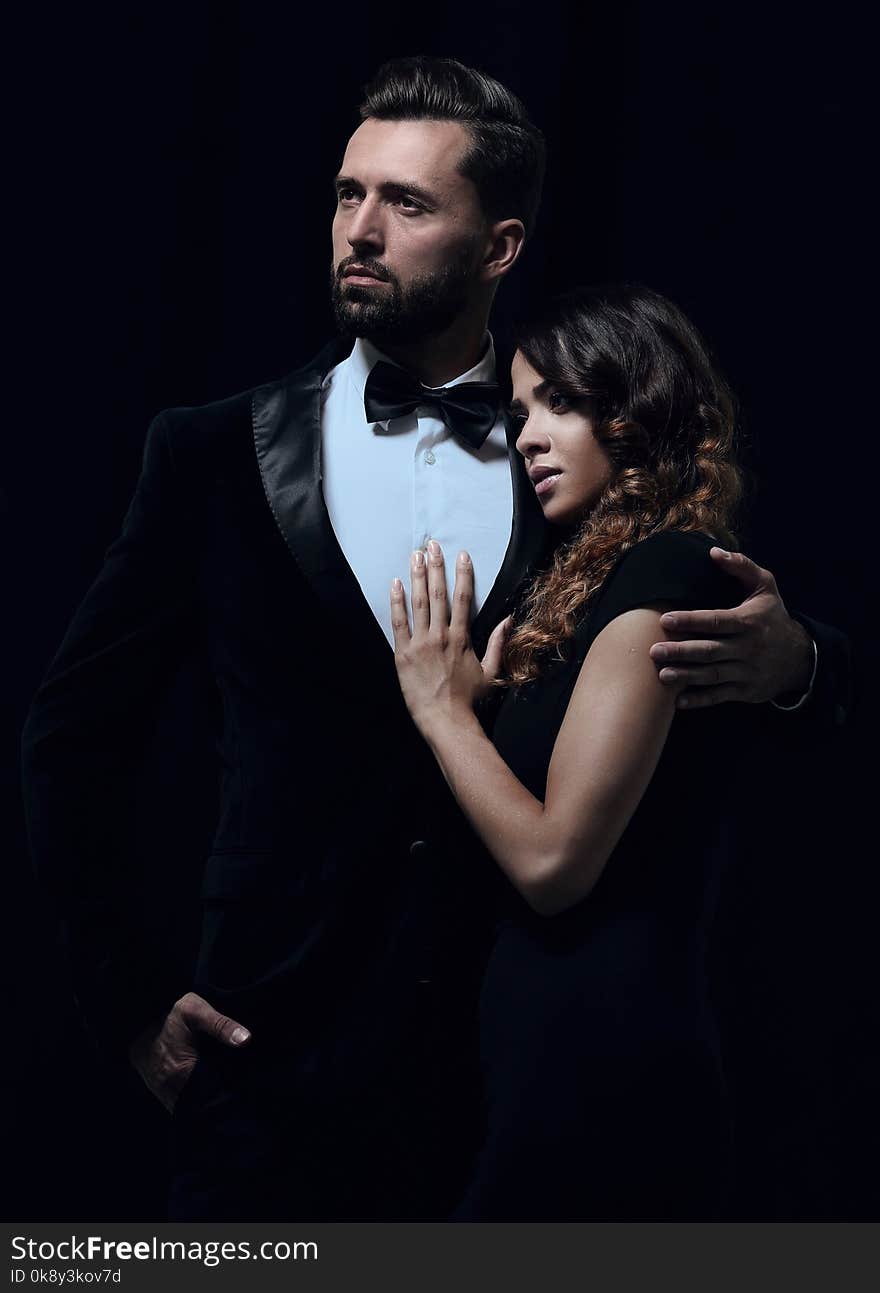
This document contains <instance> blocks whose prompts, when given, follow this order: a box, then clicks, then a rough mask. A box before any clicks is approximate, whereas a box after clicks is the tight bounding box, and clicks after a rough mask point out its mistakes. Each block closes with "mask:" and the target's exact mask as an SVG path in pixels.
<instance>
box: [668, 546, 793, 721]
mask: <svg viewBox="0 0 880 1293" xmlns="http://www.w3.org/2000/svg"><path fill="white" fill-rule="evenodd" d="M711 556H712V559H713V560H714V561H716V562H717V563H718V565H719V566H721V567H722V568H723V569H724V570H725V571H726V572H727V573H728V574H730V575H733V576H734V577H735V578H736V579H738V580H739V581H740V583H741V584H742V585H743V588H744V589H745V592H746V596H745V599H744V600H743V601H742V602H741V603H740V605H739V606H734V607H733V608H732V609H729V610H705V611H678V610H676V611H669V612H667V614H665V615H664V616H663V618H662V620H661V623H662V625H663V628H664V629H665V630H666V632H667V633H668V634H669V635H670V637H671V638H672V639H673V640H672V641H668V642H657V643H655V644H654V646H652V647H651V659H652V660H653V661H654V663H655V664H656V666H657V668H658V669H659V671H660V673H659V676H660V681H661V682H663V683H667V684H668V685H670V686H680V685H681V683H682V682H684V683H685V684H686V686H685V687H684V689H683V691H682V692H681V694H680V696H679V697H678V700H677V702H676V703H677V705H678V708H679V709H698V708H705V707H706V706H709V705H720V704H723V703H724V702H725V701H729V700H738V701H743V702H746V703H749V704H761V703H763V702H764V701H769V700H778V701H782V700H783V699H786V700H787V699H788V698H793V699H794V700H797V699H798V698H800V697H801V696H802V695H803V694H804V693H805V692H806V691H807V690H808V688H809V686H810V677H811V673H812V669H813V664H814V648H813V642H812V639H811V638H810V636H809V634H808V633H807V631H806V629H804V627H803V625H801V624H799V623H798V622H797V620H794V619H792V617H791V616H790V615H789V613H788V611H787V610H786V609H785V604H784V602H783V601H782V598H781V597H780V595H779V590H778V588H777V587H776V580H775V579H774V577H773V575H772V574H771V573H770V571H769V570H765V569H764V568H763V567H762V566H759V565H757V564H756V563H755V562H754V561H751V560H750V559H749V558H748V557H747V556H746V555H745V553H742V552H728V551H727V550H726V549H724V548H719V547H714V548H712V549H711Z"/></svg>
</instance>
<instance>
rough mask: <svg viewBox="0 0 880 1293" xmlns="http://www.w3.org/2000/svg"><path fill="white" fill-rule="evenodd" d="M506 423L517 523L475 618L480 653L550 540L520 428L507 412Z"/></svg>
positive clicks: (515, 521) (514, 516)
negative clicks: (519, 448)
mask: <svg viewBox="0 0 880 1293" xmlns="http://www.w3.org/2000/svg"><path fill="white" fill-rule="evenodd" d="M504 426H505V430H506V432H507V451H508V454H509V455H510V471H511V475H512V477H513V524H512V526H511V534H510V543H509V544H508V547H507V552H506V553H505V556H504V560H503V562H502V563H501V569H500V570H499V571H498V577H497V578H496V580H495V583H494V584H493V585H492V591H491V592H490V593H489V596H488V597H487V598H486V600H485V602H484V603H483V605H482V607H481V609H480V613H479V615H478V616H477V618H476V619H475V620H474V624H473V629H472V632H471V637H472V639H473V643H474V650H475V651H476V653H477V655H482V654H483V652H484V651H485V649H486V642H487V640H488V638H489V634H490V633H491V632H492V630H493V629H494V627H495V625H496V624H498V623H499V622H500V621H501V620H503V619H504V618H505V617H506V616H507V615H509V614H510V612H511V610H512V609H513V600H514V594H515V593H516V591H517V589H518V587H519V585H520V584H521V583H522V581H523V579H524V577H525V576H526V574H527V573H528V572H529V570H530V569H531V567H532V566H533V565H534V563H535V562H536V561H538V560H539V559H540V557H541V556H542V555H543V553H544V551H545V548H546V545H547V542H548V531H547V524H546V522H545V520H544V513H543V511H542V508H541V504H540V503H539V502H538V498H537V495H536V494H535V490H534V486H533V485H532V483H531V481H530V480H529V478H528V476H527V475H526V471H525V464H524V463H523V459H522V455H521V454H519V453H518V452H517V450H516V447H515V446H516V440H517V435H518V429H517V427H516V424H515V423H514V422H513V420H512V419H511V418H510V417H508V416H507V414H506V413H505V416H504Z"/></svg>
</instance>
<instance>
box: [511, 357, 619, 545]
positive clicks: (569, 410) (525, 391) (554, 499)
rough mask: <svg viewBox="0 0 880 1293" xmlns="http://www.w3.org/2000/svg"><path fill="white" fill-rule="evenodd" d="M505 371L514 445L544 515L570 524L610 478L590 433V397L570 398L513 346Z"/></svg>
mask: <svg viewBox="0 0 880 1293" xmlns="http://www.w3.org/2000/svg"><path fill="white" fill-rule="evenodd" d="M510 375H511V379H512V381H513V402H512V404H511V406H510V411H511V413H512V414H513V416H514V418H516V419H517V421H519V422H520V424H521V429H520V433H519V435H518V437H517V441H516V447H517V449H518V451H519V452H520V453H521V454H522V456H523V458H524V459H525V462H526V470H527V471H528V473H529V479H530V480H531V482H532V485H533V487H534V490H535V493H536V494H537V496H538V500H539V502H540V504H541V507H542V508H543V509H544V516H545V517H546V519H547V520H548V521H550V522H551V523H552V524H554V525H573V524H575V523H576V522H577V521H579V520H581V519H582V518H583V517H584V516H586V514H587V512H589V510H590V508H591V507H592V506H593V504H594V503H595V502H596V499H597V498H598V497H599V495H600V494H601V492H602V490H603V489H604V487H605V485H606V484H607V483H608V481H609V479H610V478H611V461H610V459H609V457H608V455H607V453H606V452H605V450H604V449H603V447H602V445H601V444H600V443H599V441H598V440H597V439H596V437H595V436H594V435H593V426H594V421H593V417H592V416H591V414H592V411H593V406H592V401H591V400H589V399H580V400H577V401H575V402H573V403H570V402H569V401H568V400H567V399H566V398H565V396H564V395H563V394H562V393H561V391H558V390H555V389H554V388H553V387H552V386H550V385H549V383H548V382H546V381H545V379H544V378H543V377H542V376H541V374H540V373H538V372H536V371H535V369H534V368H532V366H531V364H530V363H529V362H528V360H527V359H526V358H525V357H524V356H523V354H522V353H521V352H520V351H519V350H518V351H517V352H516V354H515V355H514V357H513V364H512V366H511V369H510Z"/></svg>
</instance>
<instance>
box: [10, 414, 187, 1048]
mask: <svg viewBox="0 0 880 1293" xmlns="http://www.w3.org/2000/svg"><path fill="white" fill-rule="evenodd" d="M166 420H167V415H166V414H159V416H158V417H157V418H155V419H154V421H153V422H152V423H151V425H150V428H149V431H148V433H147V439H146V445H145V449H144V457H143V466H142V470H141V475H140V478H139V480H138V484H137V488H136V490H135V493H134V496H133V498H132V500H131V503H130V505H129V507H128V511H127V512H126V515H125V519H124V521H123V524H122V530H121V533H120V535H119V537H118V538H117V539H116V540H115V541H114V542H113V543H112V544H111V546H110V548H109V549H108V550H107V553H106V556H105V560H104V565H103V567H102V569H101V571H100V573H99V574H98V576H97V578H96V580H95V582H94V583H93V585H92V587H91V588H90V589H89V591H88V593H87V594H86V597H85V599H84V600H83V602H82V603H81V605H80V606H79V609H78V610H77V612H76V614H75V616H74V618H73V621H72V623H71V624H70V627H69V628H68V630H67V633H66V635H65V637H64V640H63V642H62V644H61V646H60V648H59V650H58V652H57V654H56V656H55V658H54V660H53V661H52V663H51V665H50V667H49V670H48V673H47V675H46V677H45V678H44V680H43V682H42V684H41V686H40V688H39V690H38V692H37V694H36V697H35V698H34V701H33V704H32V707H31V709H30V712H29V714H28V717H27V721H26V724H25V728H24V734H23V739H22V780H23V794H24V805H25V817H26V823H27V831H28V838H29V843H30V848H31V854H32V858H33V862H34V866H35V868H36V871H37V876H38V880H39V881H40V883H41V884H42V886H43V888H44V889H45V891H46V892H47V894H48V896H49V897H50V899H51V901H52V903H53V905H54V907H55V909H56V912H57V914H58V916H59V917H60V919H61V922H62V928H63V930H64V933H65V935H66V944H67V952H68V955H69V959H70V970H71V975H72V984H73V990H74V994H75V996H76V998H77V1002H78V1005H79V1008H80V1010H81V1012H82V1015H83V1017H84V1021H85V1023H86V1026H87V1027H88V1029H89V1031H90V1032H91V1034H92V1036H93V1038H94V1039H95V1040H96V1041H97V1042H98V1044H99V1045H101V1046H103V1047H105V1048H106V1049H107V1050H108V1051H109V1052H110V1053H116V1052H122V1053H124V1051H125V1049H126V1047H127V1044H128V1042H129V1041H130V1040H131V1039H132V1038H133V1037H134V1036H135V1034H136V1033H138V1032H139V1031H140V1030H141V1029H142V1028H143V1027H144V1026H145V1025H146V1024H147V1023H148V1022H150V1021H151V1020H153V1019H155V1018H158V1017H160V1016H162V1015H164V1014H165V1013H166V1012H167V1011H168V1009H169V1008H170V1006H171V1005H172V1004H173V1003H174V1001H175V1000H176V999H177V998H178V997H179V996H180V995H181V993H182V992H185V991H186V990H187V988H188V986H189V985H188V984H181V983H179V982H177V983H174V982H172V981H171V979H172V974H171V971H170V969H169V967H168V966H167V965H163V964H161V963H157V962H160V961H161V955H160V953H159V952H158V950H157V949H156V947H155V945H154V944H153V945H151V942H150V940H149V939H148V938H147V937H146V936H145V935H146V931H143V930H141V929H140V928H139V925H138V919H137V911H136V908H137V902H136V900H135V898H134V885H133V862H132V851H133V850H132V833H133V805H134V801H135V787H136V779H137V773H138V769H139V766H140V764H141V761H142V757H143V754H144V751H145V746H146V742H147V740H148V737H149V735H150V732H151V730H152V722H151V719H152V716H153V714H154V713H155V711H156V707H157V702H158V700H159V698H160V696H161V694H162V692H163V691H164V689H165V686H166V685H167V682H168V681H169V679H170V676H171V674H172V671H173V669H174V667H175V665H176V663H177V662H178V660H179V658H180V655H181V653H182V651H183V650H184V649H185V647H186V646H187V644H188V641H189V636H190V634H191V633H192V628H193V616H194V609H193V608H194V604H195V597H194V595H193V576H192V571H193V551H192V541H191V537H190V536H189V534H188V527H187V526H186V524H185V521H184V517H185V510H184V508H183V500H182V497H181V492H180V489H179V483H178V481H177V478H176V475H175V470H174V465H173V462H172V458H171V453H170V450H169V444H168V437H167V426H166Z"/></svg>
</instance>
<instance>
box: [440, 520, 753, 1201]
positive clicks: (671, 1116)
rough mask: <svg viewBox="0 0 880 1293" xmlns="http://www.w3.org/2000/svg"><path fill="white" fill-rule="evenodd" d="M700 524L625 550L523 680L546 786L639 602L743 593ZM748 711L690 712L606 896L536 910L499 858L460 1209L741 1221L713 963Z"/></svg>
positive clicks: (521, 762)
mask: <svg viewBox="0 0 880 1293" xmlns="http://www.w3.org/2000/svg"><path fill="white" fill-rule="evenodd" d="M712 542H713V540H711V539H709V538H708V537H707V536H705V535H703V534H700V533H684V532H679V531H676V532H665V533H662V534H658V535H653V536H651V537H650V538H648V539H646V540H644V541H642V542H641V543H639V544H637V545H636V546H635V547H634V548H632V549H631V550H630V551H629V552H628V553H626V554H625V555H624V556H623V557H622V559H621V560H620V561H619V562H618V564H617V566H616V567H615V569H614V570H613V571H612V572H611V574H610V575H609V576H608V577H607V579H606V580H605V583H604V584H603V586H602V589H601V590H600V593H599V595H598V598H597V599H596V600H595V601H594V603H593V605H592V607H591V609H590V611H589V613H588V615H587V616H586V617H585V618H584V619H583V621H582V623H581V624H580V626H579V629H578V632H577V634H576V639H575V643H574V647H573V649H572V650H571V651H570V652H569V655H568V658H567V659H566V660H564V661H553V662H552V663H550V664H549V665H548V666H547V667H546V668H545V669H544V670H543V671H542V673H541V675H540V676H539V677H538V678H537V679H535V680H534V681H533V682H531V683H529V684H527V685H526V686H525V687H523V688H520V689H519V690H518V691H516V692H513V691H511V692H509V693H508V694H507V695H506V697H505V699H504V701H503V702H502V704H501V706H500V708H499V711H498V714H497V718H496V721H495V725H494V729H493V738H492V739H493V742H494V744H495V746H496V748H497V749H498V751H499V753H500V754H501V755H502V757H503V758H504V760H505V762H506V763H507V764H508V766H509V767H510V768H511V769H512V771H513V772H514V773H515V774H516V776H517V777H518V778H519V779H520V780H521V781H522V782H523V784H524V785H525V786H527V787H528V789H529V790H530V791H531V792H532V793H533V794H534V795H536V796H537V797H538V798H539V799H541V800H543V799H544V795H545V790H546V779H547V769H548V766H549V763H550V756H551V753H552V750H553V745H554V742H555V739H556V735H557V733H558V731H559V728H560V725H561V723H562V719H563V717H564V715H565V711H566V708H567V706H568V701H569V698H570V696H571V692H572V689H573V687H574V684H575V682H576V680H577V677H578V673H579V670H580V666H581V664H582V663H583V660H584V658H585V656H586V654H587V651H588V650H589V647H590V645H591V643H592V642H593V640H594V639H595V637H596V636H597V635H598V633H599V632H600V631H601V629H602V628H604V626H605V625H606V624H608V623H609V622H610V621H611V620H612V619H614V617H615V616H617V615H620V614H622V613H623V612H624V611H627V610H631V609H633V608H635V607H638V606H645V605H650V604H652V603H667V604H669V605H671V606H674V607H679V608H690V609H703V608H716V607H724V606H734V605H737V604H738V602H739V601H740V600H741V597H742V593H741V588H740V586H739V585H738V584H737V583H736V581H735V580H734V579H732V578H731V577H730V576H727V575H725V574H724V573H723V572H722V571H720V570H719V568H718V566H716V564H715V563H714V562H713V561H712V560H711V558H710V557H709V555H708V553H709V548H710V547H711V545H712ZM748 708H749V707H748V706H742V705H735V704H728V705H722V706H718V707H714V708H710V709H704V710H694V711H690V712H688V711H678V712H677V713H676V716H675V718H674V720H673V723H672V729H671V731H670V734H669V738H668V740H667V742H666V745H665V747H664V750H663V753H662V755H661V758H660V762H659V764H658V767H657V770H656V772H655V774H654V777H653V778H652V780H651V783H650V785H649V787H648V790H647V791H646V793H645V795H644V797H643V799H642V801H641V803H640V805H639V807H638V808H637V810H636V812H635V814H634V815H633V817H632V819H631V821H630V824H629V826H628V827H627V829H626V831H625V832H624V835H623V836H622V838H621V840H620V842H619V844H618V846H617V848H616V849H615V850H614V853H613V854H612V856H611V857H610V859H609V860H608V862H607V863H606V866H605V869H604V871H603V873H602V875H601V877H600V879H599V881H598V882H597V884H596V885H595V887H594V888H593V890H592V892H591V893H590V894H589V895H588V897H586V898H585V899H584V900H583V901H582V902H580V903H578V904H576V905H575V906H574V907H572V908H569V909H568V910H567V911H565V912H562V913H561V914H559V915H557V916H553V917H549V918H548V917H543V916H538V915H536V914H535V913H534V912H533V911H532V910H531V908H529V907H528V906H527V904H526V903H525V902H524V901H523V900H522V899H521V898H520V896H519V895H518V894H517V892H516V891H515V890H514V888H513V886H511V885H510V884H508V882H507V880H506V879H505V877H504V876H503V875H501V874H500V873H499V888H500V890H501V897H500V904H499V905H500V908H501V918H500V921H499V927H498V931H497V937H496V940H495V942H494V946H493V950H492V952H491V955H490V958H489V962H488V966H487V970H486V975H485V979H484V983H483V989H482V995H481V1002H480V1046H481V1058H482V1066H483V1075H484V1083H485V1095H486V1115H487V1135H486V1140H485V1143H484V1146H483V1149H482V1151H481V1153H480V1155H479V1158H478V1160H477V1163H476V1168H475V1172H474V1175H473V1177H472V1180H471V1184H470V1187H469V1189H468V1191H467V1193H466V1195H465V1197H464V1199H463V1201H462V1202H461V1204H460V1205H459V1207H458V1208H457V1209H456V1212H455V1213H454V1214H453V1219H454V1220H490V1221H491V1220H498V1221H504V1220H524V1221H538V1220H557V1221H575V1220H611V1221H617V1220H644V1221H656V1220H695V1219H709V1218H715V1217H723V1215H724V1208H725V1204H726V1199H727V1195H728V1190H729V1183H730V1175H731V1170H732V1129H731V1117H730V1110H729V1105H728V1098H727V1093H726V1089H725V1082H724V1076H723V1071H722V1066H721V1057H720V1047H719V1040H718V1034H717V1029H716V1026H715V1021H714V1018H713V1013H712V1009H711V1003H710V996H709V991H708V982H707V975H706V965H705V958H706V949H707V933H708V930H709V925H710V921H711V918H712V913H713V910H714V908H715V905H716V898H717V892H718V887H719V879H720V874H721V872H722V870H723V868H724V866H725V865H726V857H725V840H726V832H725V828H724V824H725V816H726V811H727V808H726V805H725V795H724V786H725V784H726V782H727V778H726V776H725V772H726V770H728V769H730V768H731V767H733V766H735V765H736V761H737V759H738V757H739V756H738V751H740V750H741V749H742V744H743V741H744V739H745V737H746V734H747V731H748V718H747V715H746V713H745V711H746V710H748Z"/></svg>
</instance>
